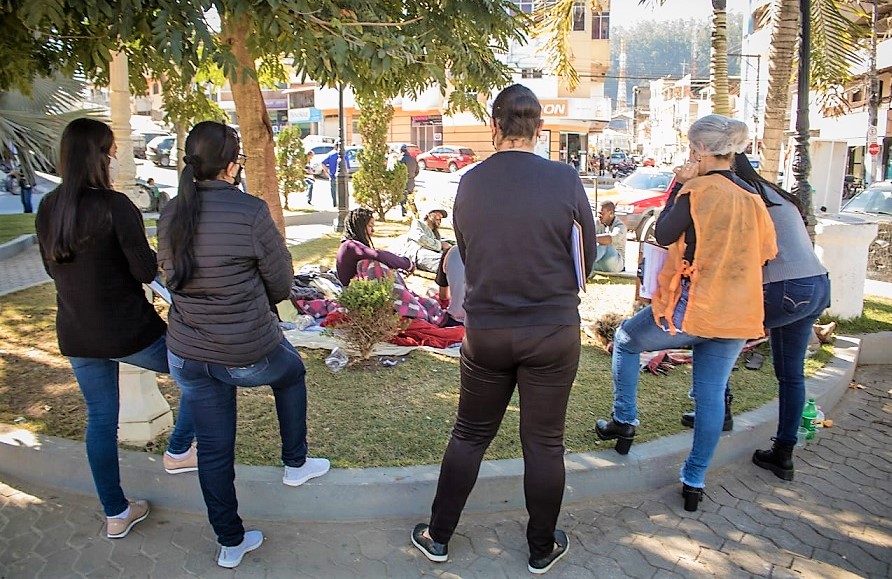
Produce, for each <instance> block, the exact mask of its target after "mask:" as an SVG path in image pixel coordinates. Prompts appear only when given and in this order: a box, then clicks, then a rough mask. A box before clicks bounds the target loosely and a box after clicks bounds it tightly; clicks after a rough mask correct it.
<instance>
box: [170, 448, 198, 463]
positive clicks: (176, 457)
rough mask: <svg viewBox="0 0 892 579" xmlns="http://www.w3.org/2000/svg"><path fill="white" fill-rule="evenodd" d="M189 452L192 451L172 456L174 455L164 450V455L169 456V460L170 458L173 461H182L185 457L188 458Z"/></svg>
mask: <svg viewBox="0 0 892 579" xmlns="http://www.w3.org/2000/svg"><path fill="white" fill-rule="evenodd" d="M191 451H192V449H191V448H190V449H189V450H187V451H186V452H180V453H177V454H174V453H172V452H170V451H169V450H165V451H164V454H166V455H167V456H169V457H170V458H172V459H174V460H182V459H184V458H186V457H187V456H189V453H190V452H191Z"/></svg>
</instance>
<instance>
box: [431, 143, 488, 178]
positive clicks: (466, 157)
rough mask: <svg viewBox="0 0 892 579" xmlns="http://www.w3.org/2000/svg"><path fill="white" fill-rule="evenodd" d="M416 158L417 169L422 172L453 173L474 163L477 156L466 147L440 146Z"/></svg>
mask: <svg viewBox="0 0 892 579" xmlns="http://www.w3.org/2000/svg"><path fill="white" fill-rule="evenodd" d="M416 158H417V159H418V168H419V169H421V170H422V171H423V170H425V169H439V170H441V171H449V172H450V173H455V172H456V171H458V170H459V169H461V168H462V167H464V166H465V165H470V164H471V163H473V162H475V161H476V160H477V155H475V154H474V151H473V150H472V149H469V148H468V147H460V146H457V145H440V146H439V147H434V148H433V149H431V150H430V151H428V152H427V153H421V154H420V155H418V157H416Z"/></svg>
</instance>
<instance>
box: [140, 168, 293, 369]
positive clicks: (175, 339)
mask: <svg viewBox="0 0 892 579" xmlns="http://www.w3.org/2000/svg"><path fill="white" fill-rule="evenodd" d="M197 188H198V194H199V196H200V197H201V213H200V216H199V219H198V226H197V230H196V234H195V238H194V240H193V247H194V249H195V261H196V268H195V271H194V273H193V276H192V279H191V280H189V282H188V283H187V284H186V285H185V287H183V288H180V289H179V290H177V291H171V296H172V298H173V304H171V307H170V315H169V318H168V330H167V347H168V348H169V349H170V351H171V352H173V353H174V354H176V355H177V356H180V357H182V358H186V359H188V360H198V361H201V362H209V363H212V364H221V365H224V366H229V367H234V366H247V365H250V364H253V363H254V362H256V361H257V360H259V359H261V358H263V357H264V356H266V355H267V354H269V353H270V352H272V351H273V350H274V349H275V348H276V346H277V345H278V343H279V342H280V341H281V339H282V332H281V330H280V329H279V326H278V318H277V317H276V315H275V314H274V313H273V312H272V310H271V305H270V304H273V303H277V302H280V301H282V300H284V299H286V298H287V297H288V295H289V293H290V291H291V284H292V280H293V277H294V269H293V266H292V264H291V254H289V253H288V248H287V247H286V246H285V240H284V239H282V235H281V234H280V233H279V230H278V229H277V228H276V225H275V223H274V222H273V220H272V216H271V215H270V212H269V207H268V206H267V204H266V202H264V201H263V200H262V199H258V198H257V197H253V196H251V195H248V194H246V193H243V192H242V191H241V190H240V189H238V188H237V187H235V186H233V185H230V184H228V183H226V182H225V181H208V182H201V183H198V184H197ZM179 200H180V198H179V197H177V198H174V200H173V201H171V202H170V203H169V204H168V205H167V207H165V208H164V211H163V212H162V213H161V217H160V219H159V220H158V262H159V263H160V264H161V268H162V269H163V271H164V273H165V275H166V276H167V278H168V279H169V278H170V277H171V275H172V273H173V260H172V259H171V253H170V222H171V219H172V218H173V215H174V214H175V213H176V212H177V211H178V210H179V208H178V203H177V202H178V201H179Z"/></svg>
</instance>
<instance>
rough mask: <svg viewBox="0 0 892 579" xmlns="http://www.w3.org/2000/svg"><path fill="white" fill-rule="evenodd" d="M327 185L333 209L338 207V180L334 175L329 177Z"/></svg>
mask: <svg viewBox="0 0 892 579" xmlns="http://www.w3.org/2000/svg"><path fill="white" fill-rule="evenodd" d="M328 180H329V185H330V186H331V204H332V206H334V207H335V208H337V206H338V178H337V176H336V175H329V177H328Z"/></svg>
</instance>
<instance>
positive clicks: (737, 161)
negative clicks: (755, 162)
mask: <svg viewBox="0 0 892 579" xmlns="http://www.w3.org/2000/svg"><path fill="white" fill-rule="evenodd" d="M731 169H733V170H734V173H736V174H737V176H738V177H740V178H741V179H743V180H744V181H746V182H747V183H749V184H750V185H752V186H753V188H754V189H755V190H756V191H757V192H758V193H759V195H760V196H761V197H762V201H764V202H765V206H766V207H773V206H775V205H778V203H772V202H771V201H769V200H768V197H766V196H765V190H764V187H769V188H770V189H773V190H774V191H775V192H776V193H777V194H778V195H780V196H781V197H783V198H784V199H786V200H787V201H789V202H790V203H792V204H793V207H795V208H796V210H797V211H799V215H802V218H803V219H805V212H804V211H803V207H802V200H801V199H799V197H797V196H796V195H793V194H792V193H790V192H789V191H787V190H786V189H783V188H782V187H780V186H778V185H777V184H775V183H772V182H771V181H769V180H768V179H766V178H764V177H763V176H762V175H759V174H758V173H757V172H756V170H755V169H753V166H752V164H751V163H750V160H749V158H748V157H747V156H746V155H744V154H743V153H737V154H736V155H734V159H733V160H732V162H731Z"/></svg>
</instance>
